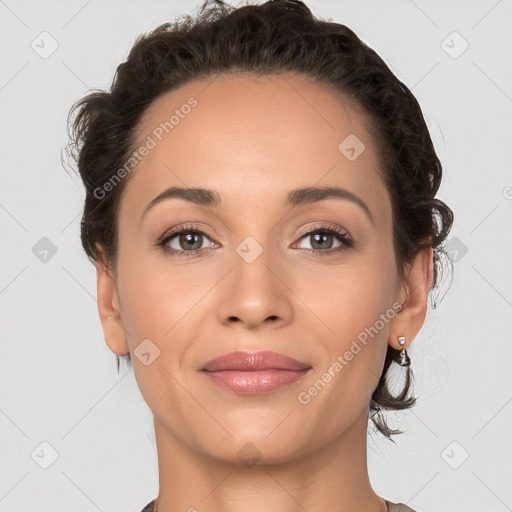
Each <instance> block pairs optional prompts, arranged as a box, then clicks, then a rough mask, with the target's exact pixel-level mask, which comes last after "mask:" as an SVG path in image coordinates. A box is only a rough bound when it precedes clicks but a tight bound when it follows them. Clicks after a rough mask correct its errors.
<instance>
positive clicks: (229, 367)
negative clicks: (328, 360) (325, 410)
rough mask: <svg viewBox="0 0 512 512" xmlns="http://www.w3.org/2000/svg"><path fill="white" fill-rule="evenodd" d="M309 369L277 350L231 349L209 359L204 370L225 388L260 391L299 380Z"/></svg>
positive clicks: (210, 379)
mask: <svg viewBox="0 0 512 512" xmlns="http://www.w3.org/2000/svg"><path fill="white" fill-rule="evenodd" d="M310 369H311V366H309V365H307V364H306V363H302V362H300V361H297V360H296V359H293V358H291V357H288V356H285V355H283V354H278V353H277V352H269V351H265V352H255V353H254V352H231V353H229V354H225V355H222V356H220V357H216V358H215V359H212V360H211V361H208V362H207V363H206V364H205V366H204V368H203V369H202V373H203V374H204V375H205V376H206V377H207V378H208V379H209V381H210V382H213V383H214V384H216V385H217V386H220V387H221V388H223V389H227V390H229V391H232V392H234V393H238V394H244V395H261V394H264V393H269V392H271V391H275V390H277V389H281V388H283V387H286V386H290V385H292V384H297V383H299V382H300V380H301V379H302V378H303V377H304V375H306V373H307V372H308V371H309V370H310Z"/></svg>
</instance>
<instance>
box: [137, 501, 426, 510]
mask: <svg viewBox="0 0 512 512" xmlns="http://www.w3.org/2000/svg"><path fill="white" fill-rule="evenodd" d="M155 501H156V498H155V499H154V500H153V501H150V502H149V503H148V504H147V505H146V506H145V507H144V508H143V509H142V510H141V511H140V512H153V505H154V503H155ZM386 505H387V506H388V512H416V511H415V510H413V509H412V508H410V507H408V506H407V505H404V504H403V503H393V502H391V501H388V500H386Z"/></svg>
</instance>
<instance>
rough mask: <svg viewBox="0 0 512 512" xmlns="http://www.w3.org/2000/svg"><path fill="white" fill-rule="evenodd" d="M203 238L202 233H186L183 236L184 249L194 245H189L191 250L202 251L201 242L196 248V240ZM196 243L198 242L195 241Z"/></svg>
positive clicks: (181, 240) (181, 241)
mask: <svg viewBox="0 0 512 512" xmlns="http://www.w3.org/2000/svg"><path fill="white" fill-rule="evenodd" d="M200 236H201V234H200V233H186V234H184V235H181V239H180V243H181V245H182V247H186V245H187V244H190V243H191V244H192V246H190V245H189V249H200V248H201V242H199V244H198V245H197V247H195V246H194V239H195V238H199V237H200ZM195 243H196V244H197V240H195Z"/></svg>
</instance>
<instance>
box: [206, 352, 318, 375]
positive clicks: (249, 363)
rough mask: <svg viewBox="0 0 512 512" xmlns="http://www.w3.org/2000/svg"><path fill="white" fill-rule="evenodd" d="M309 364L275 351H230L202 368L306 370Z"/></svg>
mask: <svg viewBox="0 0 512 512" xmlns="http://www.w3.org/2000/svg"><path fill="white" fill-rule="evenodd" d="M310 368H311V366H309V365H308V364H306V363H302V362H300V361H297V360H296V359H293V358H292V357H288V356H285V355H283V354H279V353H277V352H271V351H263V352H241V351H237V352H230V353H229V354H224V355H222V356H219V357H216V358H215V359H211V360H210V361H208V362H207V363H206V364H205V365H204V367H203V368H202V370H205V371H208V372H215V371H222V370H248V371H251V370H252V371H255V370H270V369H274V370H295V371H299V370H308V369H310Z"/></svg>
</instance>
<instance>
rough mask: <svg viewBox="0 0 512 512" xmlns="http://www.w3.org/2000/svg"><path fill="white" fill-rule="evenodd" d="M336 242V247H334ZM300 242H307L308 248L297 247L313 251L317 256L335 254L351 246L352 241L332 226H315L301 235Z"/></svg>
mask: <svg viewBox="0 0 512 512" xmlns="http://www.w3.org/2000/svg"><path fill="white" fill-rule="evenodd" d="M336 239H337V240H338V242H339V243H338V245H334V244H335V243H336ZM301 240H302V241H309V242H310V247H299V248H300V249H306V250H310V251H313V252H314V253H316V254H317V255H325V254H332V253H337V252H341V251H343V250H345V249H346V248H347V247H352V246H353V241H352V239H351V237H350V235H349V234H348V233H346V232H345V231H343V230H341V229H339V228H335V227H332V226H324V225H321V226H315V228H314V229H313V230H310V231H308V232H306V233H305V234H302V236H301Z"/></svg>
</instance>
